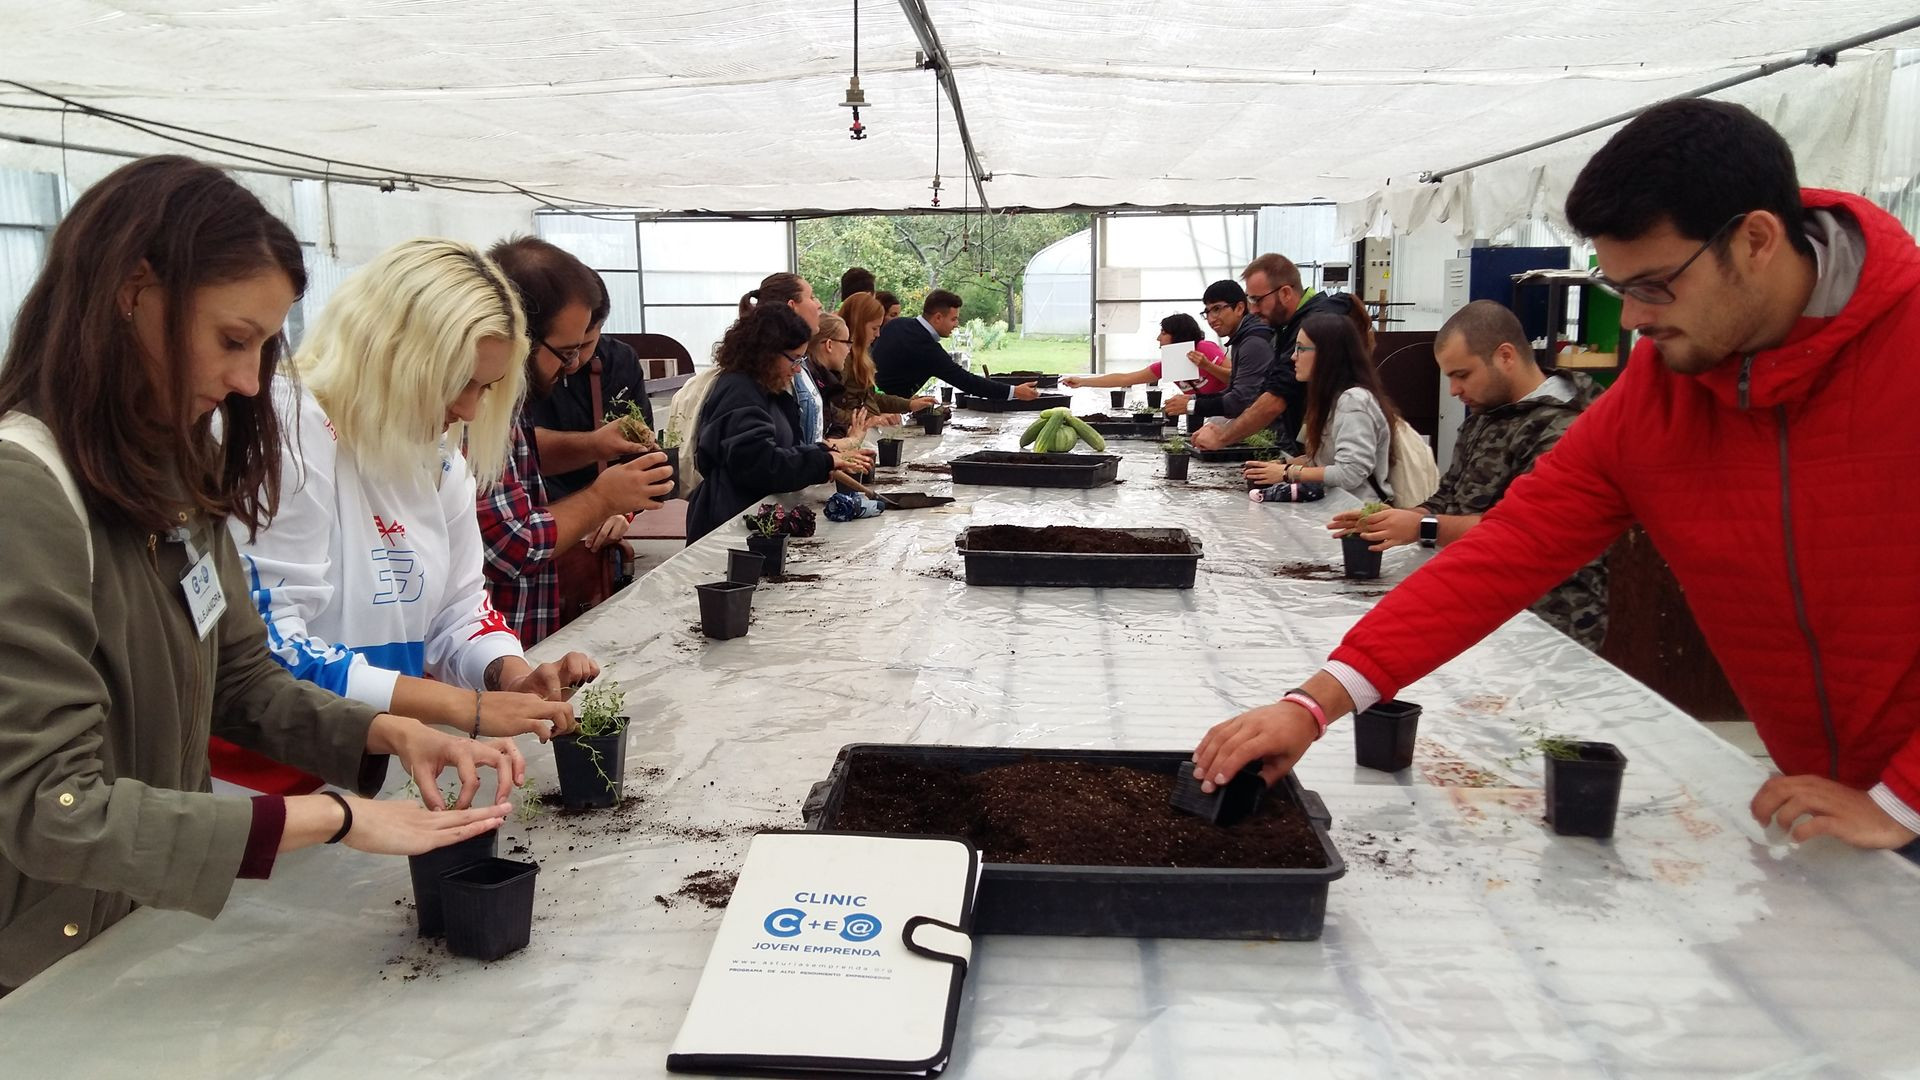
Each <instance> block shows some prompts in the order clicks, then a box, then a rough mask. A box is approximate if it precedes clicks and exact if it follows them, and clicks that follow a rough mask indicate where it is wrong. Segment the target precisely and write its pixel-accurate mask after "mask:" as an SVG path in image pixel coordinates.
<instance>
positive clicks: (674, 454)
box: [660, 446, 680, 499]
mask: <svg viewBox="0 0 1920 1080" xmlns="http://www.w3.org/2000/svg"><path fill="white" fill-rule="evenodd" d="M660 452H661V453H663V454H665V455H667V468H669V469H672V470H673V490H672V491H669V492H667V498H669V499H675V498H679V496H680V448H679V447H677V446H669V447H666V448H664V449H662V450H661V451H660Z"/></svg>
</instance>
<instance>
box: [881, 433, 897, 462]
mask: <svg viewBox="0 0 1920 1080" xmlns="http://www.w3.org/2000/svg"><path fill="white" fill-rule="evenodd" d="M900 445H901V440H899V439H881V440H880V464H882V465H885V466H887V467H888V468H892V467H893V466H895V465H898V464H900Z"/></svg>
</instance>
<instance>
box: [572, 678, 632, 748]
mask: <svg viewBox="0 0 1920 1080" xmlns="http://www.w3.org/2000/svg"><path fill="white" fill-rule="evenodd" d="M626 704H627V695H626V691H624V690H621V689H620V688H619V686H617V685H616V684H614V683H594V684H593V685H591V686H588V687H587V688H586V689H585V690H583V691H581V692H580V697H579V699H578V700H577V701H575V702H574V707H573V711H574V718H575V720H577V721H578V722H579V724H580V730H579V731H578V732H577V734H580V735H583V736H585V737H587V738H589V739H592V738H598V737H600V736H602V735H617V734H619V733H620V732H621V731H622V730H624V729H625V728H626V718H625V717H624V716H622V715H621V712H620V710H621V709H623V708H625V707H626Z"/></svg>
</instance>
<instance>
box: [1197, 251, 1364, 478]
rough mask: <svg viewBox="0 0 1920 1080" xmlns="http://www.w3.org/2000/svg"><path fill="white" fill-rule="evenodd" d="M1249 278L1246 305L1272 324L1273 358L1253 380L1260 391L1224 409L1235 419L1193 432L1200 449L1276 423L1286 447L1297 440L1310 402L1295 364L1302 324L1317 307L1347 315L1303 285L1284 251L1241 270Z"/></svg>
mask: <svg viewBox="0 0 1920 1080" xmlns="http://www.w3.org/2000/svg"><path fill="white" fill-rule="evenodd" d="M1240 280H1242V281H1244V282H1246V283H1247V288H1246V297H1247V306H1248V308H1249V309H1250V310H1251V311H1252V312H1253V314H1254V315H1255V316H1256V317H1258V318H1259V319H1260V320H1261V322H1263V323H1264V324H1266V325H1267V326H1269V327H1272V329H1273V361H1272V363H1270V364H1268V365H1267V367H1266V370H1265V372H1264V373H1263V376H1262V378H1261V380H1260V381H1259V382H1258V383H1255V384H1254V386H1255V389H1256V390H1257V393H1256V395H1255V396H1254V397H1253V399H1252V400H1251V401H1249V402H1248V403H1247V404H1246V405H1245V406H1243V407H1242V408H1241V409H1238V410H1235V411H1233V412H1229V413H1224V414H1223V415H1225V416H1228V417H1231V418H1232V422H1231V423H1228V424H1226V425H1224V426H1222V425H1218V424H1215V425H1210V426H1208V427H1205V428H1202V429H1201V430H1200V431H1199V432H1198V433H1196V434H1195V435H1194V439H1193V445H1194V446H1195V447H1197V448H1199V449H1201V450H1216V449H1219V448H1220V447H1223V446H1232V445H1233V444H1234V443H1237V442H1239V441H1240V440H1242V439H1244V438H1246V437H1247V436H1249V435H1251V434H1253V433H1254V432H1256V431H1259V430H1260V429H1261V428H1267V427H1270V428H1273V429H1274V432H1275V433H1276V434H1278V435H1279V436H1280V444H1281V446H1283V447H1292V448H1293V449H1295V450H1297V449H1298V447H1297V446H1295V438H1296V436H1297V435H1298V434H1299V427H1300V414H1301V412H1303V411H1304V410H1305V409H1306V405H1307V385H1306V384H1305V383H1303V382H1301V381H1300V379H1299V377H1298V376H1297V375H1295V374H1294V370H1293V345H1294V342H1295V341H1297V340H1298V339H1299V337H1300V324H1301V323H1303V322H1305V321H1307V316H1309V315H1314V314H1317V313H1319V312H1323V311H1324V312H1330V313H1333V314H1336V315H1344V314H1345V311H1344V309H1343V308H1342V307H1340V306H1339V304H1338V303H1336V301H1335V300H1334V298H1333V297H1332V296H1331V295H1330V294H1327V293H1316V292H1314V291H1313V290H1312V289H1303V288H1302V287H1301V280H1300V268H1299V267H1297V266H1295V265H1294V264H1293V260H1292V259H1289V258H1287V257H1286V256H1285V255H1277V254H1274V253H1272V252H1268V253H1267V254H1265V255H1262V256H1260V257H1259V258H1257V259H1255V260H1253V261H1252V262H1250V263H1248V264H1247V268H1246V269H1245V270H1242V271H1240ZM1234 382H1235V383H1236V385H1237V384H1238V382H1239V380H1238V379H1235V380H1234Z"/></svg>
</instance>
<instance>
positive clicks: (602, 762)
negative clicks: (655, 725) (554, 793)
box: [552, 683, 629, 810]
mask: <svg viewBox="0 0 1920 1080" xmlns="http://www.w3.org/2000/svg"><path fill="white" fill-rule="evenodd" d="M626 701H627V695H626V693H625V692H624V691H622V690H621V689H620V688H619V687H618V686H616V685H614V684H613V683H595V684H593V685H591V686H589V687H587V688H586V690H584V691H582V692H581V694H580V697H579V699H578V700H577V701H576V702H575V703H574V719H575V720H576V721H577V722H578V724H579V728H578V730H576V731H575V732H574V733H573V734H571V735H559V736H555V737H554V739H553V741H552V742H553V764H554V769H555V770H556V771H557V772H558V773H559V774H560V801H561V803H563V804H565V805H566V807H567V808H568V809H570V810H591V809H597V808H600V807H607V806H612V805H614V804H615V803H617V802H619V801H620V787H621V781H622V779H623V778H624V776H625V774H626V768H627V724H628V722H629V718H628V716H627V715H626V713H625V712H623V711H621V710H622V709H623V708H624V707H625V706H626Z"/></svg>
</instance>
